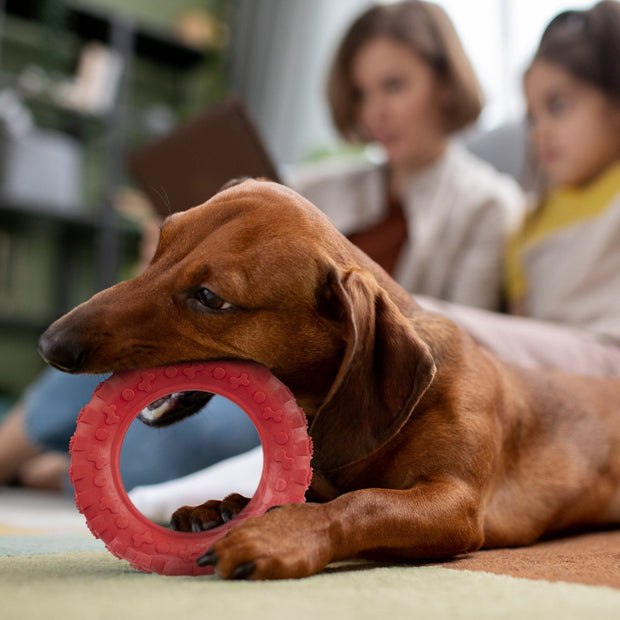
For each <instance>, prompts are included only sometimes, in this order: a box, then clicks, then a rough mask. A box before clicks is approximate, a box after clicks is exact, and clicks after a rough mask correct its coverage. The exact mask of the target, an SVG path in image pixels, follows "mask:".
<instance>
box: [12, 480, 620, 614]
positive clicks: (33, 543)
mask: <svg viewBox="0 0 620 620" xmlns="http://www.w3.org/2000/svg"><path fill="white" fill-rule="evenodd" d="M0 601H2V602H1V603H0V618H1V619H2V620H22V619H23V618H38V617H44V618H46V620H55V619H56V618H58V619H62V620H67V619H72V618H80V620H82V619H83V620H90V619H99V618H101V619H104V618H105V619H106V620H109V618H110V617H114V616H115V615H117V616H118V617H123V618H125V617H126V618H131V619H132V620H134V619H138V620H140V619H142V618H144V619H145V620H146V619H148V620H156V619H158V618H171V617H174V618H182V619H183V620H186V619H191V618H201V619H202V618H209V620H213V619H218V618H222V619H226V620H236V619H237V618H238V619H241V618H243V619H244V620H245V619H246V618H248V617H250V618H252V619H253V620H254V619H262V618H265V619H269V620H280V619H282V620H284V619H285V618H286V620H290V619H291V618H295V619H296V620H297V619H299V620H304V619H306V618H307V619H308V620H316V619H317V618H337V619H338V620H348V619H349V618H350V619H356V620H358V619H365V618H378V617H389V618H390V620H392V619H394V618H416V619H418V618H433V619H437V618H450V619H452V618H455V619H459V618H475V619H482V620H484V619H487V618H488V619H493V620H496V619H499V618H501V619H502V620H504V619H506V620H512V619H517V618H519V619H521V618H527V619H528V620H533V619H536V618H541V619H543V618H544V619H545V620H548V619H549V618H552V619H555V618H562V619H569V620H570V619H582V618H587V619H588V620H589V619H590V618H596V619H597V620H599V619H607V618H609V619H610V620H611V619H613V620H618V618H620V532H597V533H591V534H583V535H581V536H575V537H572V538H566V539H557V540H552V541H546V542H543V543H539V544H538V545H534V546H532V547H528V548H524V549H502V550H493V551H482V552H478V553H475V554H472V555H470V556H467V557H464V558H458V559H455V560H453V561H451V562H448V563H444V564H435V565H402V564H400V565H387V564H371V563H366V562H347V563H338V564H332V565H330V566H329V567H328V568H327V569H326V570H325V571H324V572H323V573H321V574H320V575H316V576H314V577H310V578H308V579H302V580H298V581H284V582H260V583H254V582H224V581H221V580H219V579H217V578H215V577H163V576H160V575H147V574H143V573H140V572H138V571H136V570H134V569H132V568H131V567H130V566H129V565H128V564H127V563H126V562H124V561H123V560H118V559H116V558H115V557H113V556H112V555H111V554H110V553H108V552H107V551H106V550H105V549H104V547H103V545H102V544H101V543H100V541H97V540H95V539H94V538H93V537H92V536H91V535H90V533H89V532H88V530H87V528H86V526H85V525H84V523H83V521H82V517H81V516H80V515H79V513H77V511H76V510H75V508H74V507H73V504H72V502H71V501H70V500H68V499H66V498H61V497H58V496H56V495H51V494H45V493H43V494H37V493H33V492H25V491H20V490H17V489H0Z"/></svg>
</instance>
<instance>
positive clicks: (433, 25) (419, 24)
mask: <svg viewBox="0 0 620 620" xmlns="http://www.w3.org/2000/svg"><path fill="white" fill-rule="evenodd" d="M378 38H388V39H392V40H394V41H397V42H399V43H402V44H403V45H405V46H407V47H408V48H409V49H410V50H411V51H412V52H414V53H415V54H417V55H419V56H420V57H421V58H422V59H423V60H424V61H425V62H427V63H428V64H429V65H430V66H431V67H432V68H433V69H434V70H435V72H436V74H437V76H438V77H439V79H440V80H442V81H443V82H444V84H446V85H447V86H448V89H447V90H448V93H449V95H448V97H446V100H445V101H443V102H442V110H441V112H442V118H443V126H444V129H445V131H446V132H448V133H449V132H453V131H457V130H459V129H462V128H463V127H465V126H466V125H469V124H470V123H471V122H473V121H475V120H476V119H477V118H478V116H479V115H480V112H481V110H482V106H483V96H482V89H481V88H480V84H479V82H478V79H477V77H476V74H475V73H474V70H473V68H472V66H471V64H470V62H469V60H468V58H467V56H466V54H465V51H464V50H463V46H462V45H461V42H460V40H459V37H458V35H457V33H456V31H455V29H454V26H453V25H452V22H451V21H450V18H449V17H448V16H447V15H446V13H445V12H444V11H443V9H442V8H440V7H439V6H437V5H436V4H433V3H431V2H422V1H420V0H405V1H404V2H397V3H394V4H383V5H378V6H374V7H372V8H370V9H368V10H367V11H365V12H364V13H362V14H361V15H360V16H359V17H358V18H357V19H356V20H355V21H354V22H353V23H352V24H351V26H350V27H349V29H348V30H347V32H346V34H345V35H344V38H343V39H342V42H341V43H340V46H339V48H338V50H337V52H336V56H335V58H334V61H333V64H332V67H331V71H330V74H329V77H328V82H327V98H328V101H329V105H330V109H331V114H332V119H333V121H334V124H335V126H336V128H337V129H338V131H339V132H340V133H341V135H342V136H343V137H344V138H345V139H347V140H359V139H362V140H363V139H364V136H363V133H362V131H361V128H360V127H359V125H358V122H357V109H356V108H357V101H356V96H355V86H354V84H353V83H352V80H351V64H352V62H353V59H354V57H355V55H356V54H357V52H358V51H359V50H360V48H361V47H362V46H364V45H365V44H366V43H368V42H369V41H371V40H373V39H378Z"/></svg>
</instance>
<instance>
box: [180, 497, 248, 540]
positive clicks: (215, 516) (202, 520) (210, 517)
mask: <svg viewBox="0 0 620 620" xmlns="http://www.w3.org/2000/svg"><path fill="white" fill-rule="evenodd" d="M249 501H250V500H249V499H248V498H247V497H243V495H239V493H233V494H231V495H229V496H228V497H226V498H224V499H223V500H221V501H220V500H215V499H212V500H209V501H208V502H205V503H204V504H201V505H200V506H183V507H182V508H179V509H178V510H175V512H174V514H173V515H172V518H171V519H170V528H171V529H173V530H177V531H179V532H203V531H204V530H211V529H213V528H214V527H218V526H220V525H223V524H224V523H226V522H228V521H230V520H231V519H233V518H234V517H236V516H237V515H238V514H239V513H240V512H241V511H242V510H243V509H244V508H245V507H246V506H247V504H248V502H249Z"/></svg>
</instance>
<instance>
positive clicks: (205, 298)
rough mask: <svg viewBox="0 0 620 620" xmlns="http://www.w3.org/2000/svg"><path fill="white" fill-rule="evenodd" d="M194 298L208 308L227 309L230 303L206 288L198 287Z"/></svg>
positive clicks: (230, 305) (230, 306)
mask: <svg viewBox="0 0 620 620" xmlns="http://www.w3.org/2000/svg"><path fill="white" fill-rule="evenodd" d="M196 299H197V300H198V301H199V302H200V303H201V304H202V305H203V306H205V307H206V308H209V310H229V309H230V308H232V304H230V303H228V302H227V301H225V300H224V299H222V298H221V297H219V296H218V295H216V294H215V293H214V292H213V291H210V290H209V289H208V288H201V289H198V291H197V293H196Z"/></svg>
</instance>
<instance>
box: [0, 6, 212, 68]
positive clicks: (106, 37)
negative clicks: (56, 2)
mask: <svg viewBox="0 0 620 620" xmlns="http://www.w3.org/2000/svg"><path fill="white" fill-rule="evenodd" d="M44 4H45V0H5V10H6V12H7V13H8V14H10V15H16V16H19V17H24V18H27V19H32V20H37V19H39V18H40V15H41V12H42V8H43V5H44ZM64 6H65V7H66V27H67V28H68V29H69V30H71V31H72V32H74V33H75V34H77V35H78V36H79V37H81V38H82V39H86V40H88V39H94V40H97V41H103V42H104V43H108V42H109V41H110V34H111V27H112V23H113V22H114V21H115V20H120V21H125V22H127V23H128V24H133V22H132V21H131V20H130V19H129V18H125V17H123V16H122V15H121V14H119V13H118V12H112V11H106V10H105V9H99V8H96V7H93V6H91V5H85V4H83V3H80V2H75V1H70V0H69V1H67V2H65V4H64ZM133 27H134V33H135V34H134V36H135V39H134V53H135V54H137V55H138V56H143V57H145V58H149V59H150V60H153V61H154V62H157V63H159V64H163V65H169V66H172V67H178V68H180V69H189V68H191V67H193V66H195V65H197V64H199V63H200V62H202V61H203V60H205V58H207V56H208V55H209V52H208V51H205V50H202V49H197V48H195V47H192V46H190V45H186V44H185V43H183V42H182V41H180V40H178V39H177V38H176V37H174V35H172V34H171V33H169V32H166V31H164V30H163V29H162V30H160V29H158V28H156V27H154V26H149V25H145V24H133Z"/></svg>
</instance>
